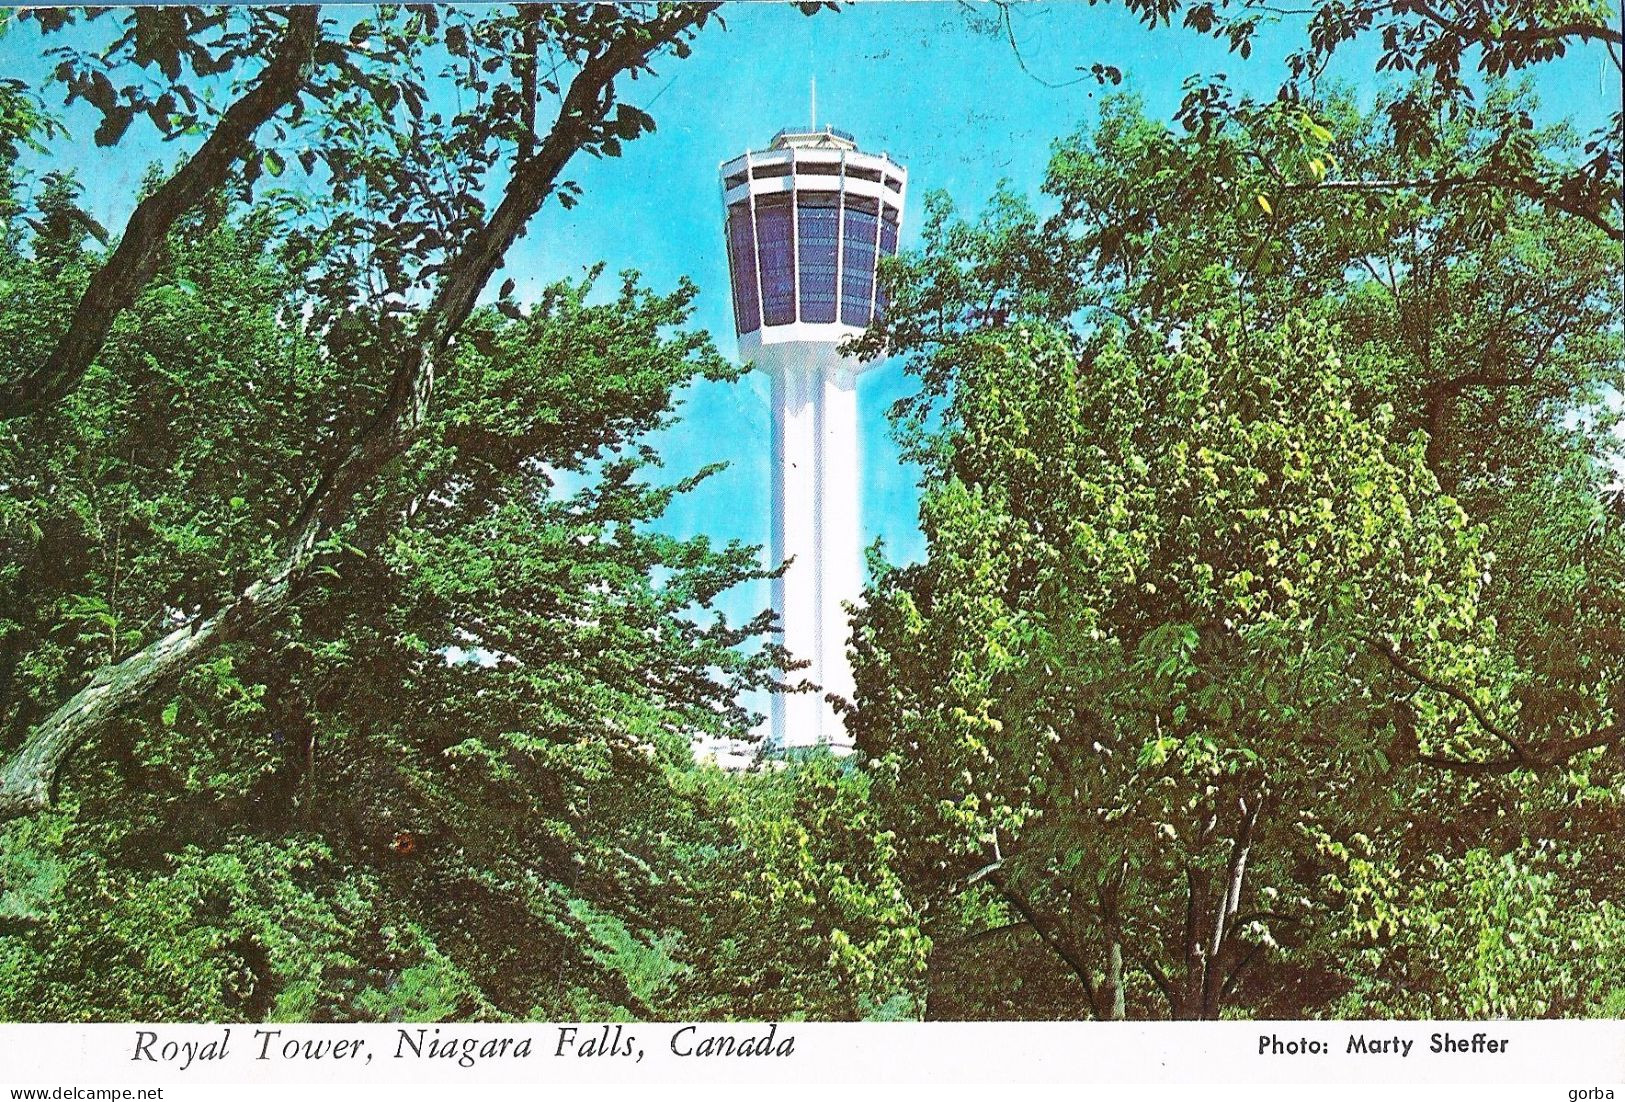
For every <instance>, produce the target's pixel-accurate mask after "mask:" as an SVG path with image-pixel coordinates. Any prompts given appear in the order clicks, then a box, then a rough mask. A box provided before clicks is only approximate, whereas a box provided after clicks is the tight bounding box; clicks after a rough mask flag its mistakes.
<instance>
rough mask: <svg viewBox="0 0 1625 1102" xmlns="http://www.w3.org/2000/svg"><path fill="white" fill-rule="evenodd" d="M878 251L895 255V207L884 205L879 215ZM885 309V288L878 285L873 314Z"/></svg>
mask: <svg viewBox="0 0 1625 1102" xmlns="http://www.w3.org/2000/svg"><path fill="white" fill-rule="evenodd" d="M880 253H881V255H882V256H896V255H897V210H896V208H895V207H886V208H885V209H884V210H883V211H882V212H881V216H880ZM885 311H886V289H885V288H884V287H879V288H877V289H876V290H875V315H876V316H877V317H878V316H879V315H881V314H883V313H885Z"/></svg>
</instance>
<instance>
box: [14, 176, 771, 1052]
mask: <svg viewBox="0 0 1625 1102" xmlns="http://www.w3.org/2000/svg"><path fill="white" fill-rule="evenodd" d="M73 204H74V196H73V191H72V188H71V186H69V185H68V184H67V183H66V182H62V183H59V184H58V185H57V186H56V188H55V190H53V191H50V192H48V193H46V194H44V195H43V196H42V197H41V199H40V202H39V206H40V210H39V211H38V213H39V214H40V215H41V217H36V218H34V221H36V222H38V223H39V225H40V227H41V228H39V229H37V230H36V229H30V228H29V227H28V226H27V224H26V219H27V217H32V216H31V215H30V216H25V215H21V214H20V215H19V216H18V217H17V218H16V219H14V220H13V225H12V227H11V229H12V232H11V233H10V234H9V235H8V237H7V242H8V248H7V250H6V252H5V254H4V256H3V258H0V280H3V281H4V282H5V284H6V286H7V288H8V290H9V291H10V292H11V293H9V294H8V295H7V296H6V307H5V309H4V310H3V311H0V332H4V333H5V334H6V335H7V337H8V338H9V339H11V340H12V341H13V347H15V348H21V349H27V348H30V347H41V346H44V345H45V344H47V343H48V342H49V341H50V340H51V339H52V335H53V333H54V332H55V328H54V326H55V323H56V322H57V321H58V320H59V319H60V318H61V317H62V316H63V314H65V313H66V312H67V311H68V310H70V309H71V305H72V302H73V297H74V293H75V289H76V288H77V287H78V286H82V285H83V281H84V278H85V273H86V270H87V269H88V268H89V267H90V266H91V265H90V259H91V258H90V257H89V256H87V254H86V252H85V250H84V248H83V245H82V240H83V238H84V236H85V235H84V232H83V227H82V223H81V221H80V220H77V219H75V218H73V217H71V216H69V213H68V212H71V211H72V210H73V209H74V208H73ZM279 228H280V226H279V223H278V220H277V214H276V212H275V211H274V210H269V209H267V208H265V207H263V206H256V207H253V208H243V207H241V206H238V205H236V204H232V203H229V202H226V201H220V202H216V203H213V204H209V205H206V206H205V207H204V208H203V209H201V210H200V211H198V212H196V213H194V214H192V215H189V216H187V217H186V218H184V219H182V221H181V223H180V224H179V226H178V227H177V233H176V236H175V238H174V240H172V241H171V242H170V243H169V245H168V246H167V248H166V255H167V261H168V262H167V265H166V267H165V268H164V269H163V270H162V271H160V272H159V273H158V274H157V275H156V276H155V278H154V280H153V281H152V282H151V284H149V286H148V287H147V289H146V290H145V291H144V292H143V294H142V295H141V296H140V297H139V298H138V300H137V301H136V303H135V304H134V305H133V306H132V308H131V309H130V310H129V311H127V312H126V314H125V315H124V316H122V317H121V318H120V320H119V321H118V323H117V324H116V326H115V329H114V337H115V339H114V340H112V341H111V342H109V344H108V346H107V348H106V349H105V350H104V351H103V353H102V354H101V355H100V356H99V357H98V359H97V361H96V362H95V363H94V364H93V365H92V367H91V369H90V370H89V371H87V373H86V375H85V378H84V379H83V380H82V382H81V384H80V385H79V386H78V387H77V388H76V389H75V390H74V391H72V392H71V393H70V394H68V395H66V396H65V397H64V398H63V399H62V400H61V401H60V402H59V403H57V404H56V405H55V406H53V407H52V409H51V410H50V411H49V412H48V413H42V414H37V415H34V416H32V417H30V418H27V419H23V420H20V421H17V422H13V424H14V426H15V429H14V431H13V432H12V433H10V434H8V435H7V437H6V440H5V443H4V444H3V445H0V446H3V448H4V459H3V463H4V469H5V470H6V472H7V474H6V480H7V494H6V497H5V501H4V512H3V514H0V538H3V539H4V541H5V554H4V556H3V558H4V562H5V564H6V566H5V568H4V574H3V576H0V581H3V584H4V590H3V592H4V597H5V599H4V604H3V605H0V625H3V627H4V633H3V647H4V665H3V667H0V674H3V677H4V685H5V690H6V691H5V699H6V702H7V703H6V711H5V713H4V721H5V723H6V725H7V729H8V739H9V740H11V741H12V743H13V744H14V745H15V744H16V742H17V741H20V740H26V739H27V738H28V732H29V731H30V730H31V729H33V728H34V727H35V726H36V725H37V722H38V719H39V717H40V716H43V715H49V714H50V713H51V711H52V709H53V708H54V707H55V706H56V702H57V701H59V700H60V699H61V698H62V697H63V695H64V694H66V693H69V692H71V691H72V689H73V686H74V685H75V684H76V682H78V681H79V680H80V679H81V678H82V677H83V676H84V674H83V671H85V670H87V669H94V668H97V667H98V666H109V665H111V666H115V667H116V666H117V665H118V664H120V663H122V662H124V661H126V660H127V658H128V656H129V655H130V654H131V653H137V654H139V653H141V649H142V647H143V645H144V643H145V641H146V640H147V639H150V638H151V637H152V636H153V635H154V634H155V633H158V632H162V631H165V630H167V629H168V628H169V627H170V625H174V624H177V623H185V622H186V621H187V620H188V619H189V618H190V617H191V616H193V615H195V614H196V611H197V610H199V609H206V608H209V607H211V606H214V605H216V604H217V603H218V602H221V601H230V600H232V599H233V597H232V595H233V594H234V593H237V592H240V590H241V588H242V587H243V586H244V585H245V583H246V581H247V580H249V579H252V578H254V577H255V576H256V575H257V574H259V573H260V572H262V571H263V570H265V569H266V568H267V567H268V566H269V565H271V564H274V563H275V562H276V561H277V559H278V556H279V555H280V554H281V545H280V541H279V540H278V538H277V533H278V531H279V529H283V528H285V526H288V525H290V524H293V523H295V522H296V518H297V514H298V509H299V506H300V503H301V502H302V501H303V500H305V498H306V495H307V493H308V487H309V486H310V485H311V484H313V483H315V482H317V481H319V480H320V478H321V477H322V476H323V472H324V471H325V470H327V469H330V464H332V463H333V462H334V461H335V458H336V457H337V458H342V457H343V456H344V455H345V454H346V451H347V449H348V448H349V447H350V440H351V439H352V438H353V436H354V434H356V433H357V432H364V431H365V430H364V428H363V426H365V425H366V424H367V423H368V421H369V418H371V417H373V416H374V415H375V414H374V411H375V410H376V408H377V404H378V403H379V401H380V400H381V399H382V395H381V393H380V383H381V382H382V381H383V380H381V379H380V378H379V377H378V376H377V375H375V374H372V373H370V372H368V371H367V370H366V366H367V365H368V364H369V363H371V362H373V360H372V358H373V357H375V356H379V355H382V354H384V353H385V351H386V350H387V349H389V348H391V347H393V346H392V345H391V344H390V342H389V341H388V340H387V339H383V338H381V337H380V330H379V328H377V326H378V325H379V320H378V318H376V317H374V316H367V315H362V316H359V317H357V318H355V319H354V323H353V324H351V325H349V326H324V325H322V324H320V323H319V322H318V321H317V320H316V318H315V315H314V313H313V312H311V311H307V310H304V309H303V308H302V307H303V304H304V303H305V302H306V301H307V300H306V296H307V295H308V293H309V292H308V287H309V282H308V280H307V278H306V275H307V272H308V268H307V267H301V266H300V264H305V265H308V264H309V263H310V262H311V261H310V258H309V254H308V252H307V251H306V250H304V249H303V248H301V247H300V246H299V245H297V244H289V243H288V242H287V240H286V238H285V237H283V236H282V235H281V234H280V233H279V232H278V231H279ZM53 234H54V235H55V236H52V235H53ZM603 282H604V280H603V279H602V276H601V275H600V274H598V273H594V274H592V275H590V276H589V277H587V278H586V279H584V280H582V281H579V282H575V283H567V284H561V285H558V286H554V287H552V288H549V289H548V290H546V291H545V292H544V293H543V294H542V295H541V296H540V298H539V299H538V301H536V302H535V303H532V304H530V305H528V306H520V305H519V304H518V303H516V302H514V301H512V300H511V298H505V299H502V300H499V301H498V302H496V303H495V304H493V305H492V306H490V307H484V308H481V309H479V310H477V311H475V312H474V313H472V315H471V316H470V318H469V320H468V322H467V323H466V325H465V326H464V328H463V330H462V338H461V339H460V341H459V342H458V344H457V346H456V349H455V352H454V354H452V355H451V356H450V357H449V358H448V359H447V360H446V361H445V362H444V363H443V364H442V371H441V374H440V379H439V386H438V388H437V390H438V393H439V395H440V400H439V402H438V403H437V404H436V405H435V406H434V408H433V410H432V411H430V412H428V413H427V414H426V417H425V421H424V423H423V425H422V426H421V428H420V430H419V431H418V432H417V433H416V434H415V435H414V437H413V440H412V444H411V446H410V450H409V451H408V453H407V454H406V455H404V456H403V457H402V461H400V462H398V463H394V464H392V465H390V466H389V467H388V469H387V470H385V471H382V472H381V473H380V476H379V478H378V479H377V480H375V481H374V482H373V483H372V484H371V485H370V488H369V491H370V492H369V493H368V494H367V495H366V497H365V499H364V501H362V502H361V503H360V504H359V505H358V507H357V508H356V509H355V510H354V511H353V512H352V513H351V514H350V517H349V520H348V522H347V523H346V525H345V526H344V528H343V529H342V534H341V535H338V536H336V537H335V538H331V539H329V540H326V541H324V543H323V544H322V545H321V546H320V547H319V548H318V549H316V552H315V554H314V557H313V561H312V564H311V569H310V570H309V571H308V573H307V575H306V576H305V577H304V579H303V580H302V583H301V585H300V586H299V589H298V594H297V599H296V600H295V601H293V602H292V603H291V605H290V606H289V608H288V610H287V612H286V614H285V615H283V616H279V617H274V618H272V617H266V618H260V619H257V620H255V621H254V622H253V623H252V624H251V625H244V626H243V627H242V629H241V633H240V635H239V637H237V638H235V639H233V640H232V641H230V642H229V643H224V642H223V643H221V645H219V646H217V647H216V648H214V649H213V650H212V651H211V652H210V653H209V656H208V658H207V659H206V660H200V661H198V662H196V663H194V664H192V665H190V666H189V667H187V668H186V669H185V670H184V672H181V673H179V674H178V675H176V676H174V677H172V678H170V679H168V680H165V681H163V682H159V683H158V684H157V685H155V687H154V690H155V691H153V692H152V693H150V694H149V695H148V696H147V697H146V698H144V699H141V700H140V701H139V703H138V704H137V705H135V706H132V707H130V708H127V709H125V710H123V711H121V712H120V713H119V714H118V715H117V716H116V717H115V718H113V719H112V720H110V721H109V724H108V726H107V727H106V728H104V729H103V731H102V733H101V736H100V742H99V745H98V747H97V750H98V753H97V754H96V755H94V756H93V757H89V758H87V759H85V760H83V761H82V762H81V763H79V764H78V765H77V767H76V768H74V769H73V770H71V771H66V772H63V773H60V774H58V777H57V805H58V806H57V808H56V809H55V810H52V811H50V812H47V813H45V814H43V815H42V816H36V817H23V818H21V819H18V820H16V821H15V822H13V823H12V824H10V825H9V826H8V827H7V828H6V835H5V838H4V841H3V852H4V854H5V857H4V865H3V869H4V871H3V874H0V875H3V885H4V894H3V896H0V899H3V900H4V902H3V903H0V913H3V916H4V922H5V925H4V939H3V941H4V946H3V949H0V954H3V956H4V964H3V967H4V969H5V973H6V976H7V984H6V988H7V995H6V1001H5V1006H4V1010H3V1013H4V1014H5V1015H6V1016H9V1017H23V1018H37V1017H43V1018H47V1019H85V1018H96V1019H128V1018H159V1017H161V1018H193V1019H213V1018H224V1019H228V1020H241V1019H244V1018H249V1019H260V1018H265V1017H277V1018H297V1019H303V1018H312V1017H316V1018H322V1017H338V1018H356V1017H400V1016H411V1017H428V1018H438V1017H450V1016H455V1017H467V1016H471V1015H474V1016H543V1017H605V1016H612V1015H624V1014H648V1013H650V1012H651V1011H650V1006H651V1005H652V1001H653V996H654V994H655V988H654V987H653V986H652V985H650V984H649V983H648V982H647V980H648V977H647V976H646V975H645V973H646V972H647V970H648V967H649V965H648V961H649V959H651V958H657V957H658V956H659V954H660V952H661V950H660V948H659V947H660V946H661V945H662V944H664V939H666V938H667V936H668V934H667V931H669V930H670V928H671V927H672V924H673V922H674V920H675V917H676V915H677V914H678V912H677V909H676V906H675V904H674V903H673V902H672V901H671V900H670V899H669V898H668V895H669V893H670V891H671V882H672V880H673V878H674V877H675V876H677V875H678V874H679V871H680V857H681V849H680V845H683V844H687V841H686V839H687V838H688V837H689V836H690V835H692V834H693V833H694V832H695V831H696V830H697V829H698V827H697V826H696V825H695V822H694V820H695V817H696V816H695V813H694V811H693V808H692V806H691V805H692V803H693V801H692V800H690V799H688V798H686V797H685V796H684V795H683V791H682V789H681V788H680V786H679V782H680V781H681V780H682V778H683V777H684V776H686V774H687V773H688V772H689V771H692V770H693V768H694V766H693V764H692V758H691V751H690V741H691V740H692V739H693V738H695V737H696V736H701V735H711V736H725V735H726V736H737V735H739V734H742V733H743V732H744V731H746V730H747V729H748V726H749V717H748V716H747V715H746V714H745V713H744V712H743V710H742V709H741V708H740V707H739V705H738V703H737V700H738V698H739V694H740V693H741V692H743V691H745V690H747V689H749V688H752V687H759V686H761V685H763V684H765V683H766V682H767V680H768V679H769V670H770V666H771V664H772V663H773V662H774V661H777V660H778V659H777V657H776V651H775V650H774V648H771V647H768V648H765V649H758V650H755V651H753V652H751V653H746V651H745V649H744V647H743V645H744V644H745V643H746V642H747V641H749V640H752V639H753V638H754V637H756V636H757V635H759V634H760V633H761V632H762V631H763V630H764V629H765V627H766V626H767V619H766V615H765V614H764V615H763V616H762V617H758V618H756V619H754V620H751V621H749V622H746V623H741V624H733V623H729V622H728V621H727V620H726V619H724V618H723V617H722V616H721V615H720V613H718V612H716V611H715V609H714V602H715V600H716V598H717V597H718V596H719V594H721V593H723V592H724V591H726V590H727V589H729V588H731V587H732V586H734V585H736V584H737V583H739V582H740V581H743V580H746V579H750V578H755V577H760V576H761V569H760V567H759V566H758V564H757V559H756V554H755V551H754V549H752V548H748V547H743V546H738V545H725V546H723V545H716V544H713V543H712V542H710V541H707V540H705V539H703V538H695V539H676V538H673V537H670V536H666V535H663V534H661V533H659V532H657V531H655V530H654V529H653V528H652V527H651V522H652V521H654V520H656V519H657V518H658V517H659V516H660V515H661V513H662V512H663V511H664V509H665V508H666V506H667V504H668V503H669V502H670V501H671V500H672V498H673V497H674V496H675V495H677V494H680V493H683V492H685V491H686V490H687V489H688V488H690V487H691V486H693V485H694V484H695V483H696V482H697V481H698V480H699V479H701V478H703V477H705V475H706V474H707V473H709V472H706V471H700V472H695V473H692V474H687V475H681V476H675V477H672V478H670V479H663V478H660V477H659V469H658V461H657V457H656V456H655V455H654V454H653V453H652V452H651V451H650V449H649V447H648V446H647V444H646V443H645V442H644V439H643V438H644V437H645V436H646V434H648V433H649V432H650V431H651V430H653V429H655V428H657V427H659V426H661V425H663V424H666V423H668V422H669V420H670V418H671V417H672V416H673V408H674V406H673V403H674V401H675V396H676V394H677V392H678V391H679V390H680V389H681V388H682V387H683V386H685V385H686V384H687V383H689V382H690V381H691V380H694V379H696V378H712V379H724V378H731V377H733V376H734V374H735V373H736V372H737V370H738V368H736V367H733V366H731V365H729V364H727V363H726V362H724V361H723V360H722V359H721V358H720V357H719V356H718V355H717V354H716V352H715V351H714V349H713V348H712V347H711V345H710V343H709V340H708V338H707V337H705V336H704V335H703V334H701V333H697V332H694V331H692V330H689V329H687V328H686V327H685V326H686V322H687V319H688V317H689V314H690V311H691V309H692V304H693V298H694V294H695V290H694V288H693V287H692V286H690V285H687V284H683V285H681V286H679V287H678V288H677V289H676V290H675V291H673V292H672V293H670V294H656V293H653V292H651V291H648V290H646V289H644V288H643V287H641V286H640V285H639V283H638V281H637V280H636V278H635V277H634V276H631V275H628V276H626V277H624V278H623V279H622V280H621V282H620V284H619V286H618V287H617V286H609V287H604V286H602V284H603ZM385 332H386V333H387V327H386V328H385ZM667 481H669V484H661V483H662V482H667ZM182 630H184V628H183V629H182ZM640 954H641V956H640ZM640 969H642V971H640Z"/></svg>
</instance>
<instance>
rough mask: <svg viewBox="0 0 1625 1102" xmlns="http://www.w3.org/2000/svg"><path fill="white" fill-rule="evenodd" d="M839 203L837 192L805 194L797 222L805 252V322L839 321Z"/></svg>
mask: <svg viewBox="0 0 1625 1102" xmlns="http://www.w3.org/2000/svg"><path fill="white" fill-rule="evenodd" d="M838 202H839V199H838V198H837V197H836V195H835V194H834V193H833V192H801V193H800V194H799V195H798V196H797V197H796V222H797V226H798V232H799V234H800V241H799V247H800V250H801V320H802V321H816V322H831V321H834V320H835V249H836V233H837V220H838V218H839V217H840V208H839V207H838V206H837V205H836V204H837V203H838Z"/></svg>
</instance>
